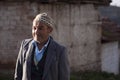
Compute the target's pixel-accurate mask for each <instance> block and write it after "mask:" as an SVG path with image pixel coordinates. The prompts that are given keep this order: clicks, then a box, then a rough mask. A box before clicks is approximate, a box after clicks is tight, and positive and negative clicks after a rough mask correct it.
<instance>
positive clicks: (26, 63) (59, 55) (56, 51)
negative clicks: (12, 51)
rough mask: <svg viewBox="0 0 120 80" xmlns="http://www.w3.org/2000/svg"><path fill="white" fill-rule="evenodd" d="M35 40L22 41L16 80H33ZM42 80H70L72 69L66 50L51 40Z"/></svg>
mask: <svg viewBox="0 0 120 80" xmlns="http://www.w3.org/2000/svg"><path fill="white" fill-rule="evenodd" d="M32 41H33V39H26V40H24V41H22V43H21V47H20V51H19V54H18V58H17V61H16V69H15V76H14V80H31V56H32V50H33V45H32ZM42 80H70V68H69V62H68V58H67V54H66V48H65V47H63V46H61V45H59V44H58V43H56V42H55V41H54V40H53V39H50V43H49V46H48V53H47V56H46V62H45V68H44V73H43V78H42Z"/></svg>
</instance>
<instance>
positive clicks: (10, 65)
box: [0, 61, 15, 69]
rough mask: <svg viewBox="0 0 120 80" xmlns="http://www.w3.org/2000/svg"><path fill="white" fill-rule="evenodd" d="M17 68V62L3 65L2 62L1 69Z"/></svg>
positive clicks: (0, 63)
mask: <svg viewBox="0 0 120 80" xmlns="http://www.w3.org/2000/svg"><path fill="white" fill-rule="evenodd" d="M14 68H15V62H13V61H8V62H6V63H3V62H1V61H0V69H14Z"/></svg>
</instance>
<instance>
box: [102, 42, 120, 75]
mask: <svg viewBox="0 0 120 80" xmlns="http://www.w3.org/2000/svg"><path fill="white" fill-rule="evenodd" d="M119 55H120V53H119V48H118V42H110V43H106V44H103V45H102V54H101V65H102V71H106V72H109V73H114V74H118V73H119V66H120V64H119Z"/></svg>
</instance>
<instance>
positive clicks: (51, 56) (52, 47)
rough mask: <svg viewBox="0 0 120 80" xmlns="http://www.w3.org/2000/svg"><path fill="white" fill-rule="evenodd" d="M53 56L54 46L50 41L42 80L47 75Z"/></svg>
mask: <svg viewBox="0 0 120 80" xmlns="http://www.w3.org/2000/svg"><path fill="white" fill-rule="evenodd" d="M54 55H55V45H54V42H53V40H52V39H51V40H50V44H49V46H48V51H47V56H46V62H45V68H44V74H43V80H44V78H45V76H46V74H47V73H48V70H49V67H50V64H51V62H52V60H53V57H54Z"/></svg>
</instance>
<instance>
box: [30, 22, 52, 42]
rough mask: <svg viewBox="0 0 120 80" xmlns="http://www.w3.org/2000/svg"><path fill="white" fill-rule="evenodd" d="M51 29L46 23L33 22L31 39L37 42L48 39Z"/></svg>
mask: <svg viewBox="0 0 120 80" xmlns="http://www.w3.org/2000/svg"><path fill="white" fill-rule="evenodd" d="M51 31H52V29H51V28H50V27H48V26H47V25H45V24H43V23H40V22H35V23H34V24H33V26H32V35H33V39H34V40H35V41H38V42H43V41H45V40H46V39H48V36H49V34H50V33H51Z"/></svg>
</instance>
